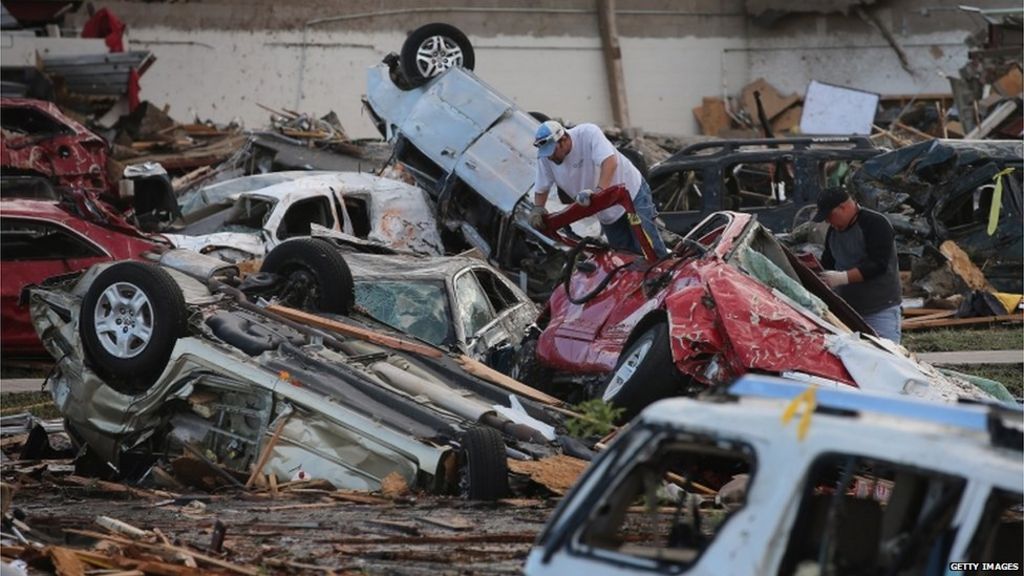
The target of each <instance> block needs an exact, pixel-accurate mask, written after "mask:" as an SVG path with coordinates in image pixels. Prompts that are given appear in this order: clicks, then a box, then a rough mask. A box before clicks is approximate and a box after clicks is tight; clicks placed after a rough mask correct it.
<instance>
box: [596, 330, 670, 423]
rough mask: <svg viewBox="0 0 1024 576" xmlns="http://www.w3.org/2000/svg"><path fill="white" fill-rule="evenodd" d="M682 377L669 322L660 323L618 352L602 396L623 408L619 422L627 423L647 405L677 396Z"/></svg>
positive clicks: (606, 400) (603, 398)
mask: <svg viewBox="0 0 1024 576" xmlns="http://www.w3.org/2000/svg"><path fill="white" fill-rule="evenodd" d="M681 380H682V379H681V377H680V376H679V371H678V370H676V367H675V364H674V363H673V362H672V349H671V344H670V341H669V335H668V324H666V323H664V322H659V323H657V324H655V325H654V326H652V327H651V328H650V329H648V330H647V331H646V332H644V333H643V334H642V335H641V336H640V337H639V338H637V339H636V340H635V341H634V342H633V343H632V344H630V346H629V347H628V348H626V349H625V350H624V351H623V352H622V354H620V355H619V361H618V363H616V365H615V371H614V372H612V375H611V377H610V378H609V379H608V383H607V384H606V385H605V388H604V392H603V393H602V394H601V398H602V400H604V401H605V402H609V403H611V404H614V405H615V406H616V407H618V408H622V409H623V413H622V415H621V416H620V421H623V422H625V421H628V420H630V419H632V418H633V416H636V415H637V414H638V413H639V412H640V411H641V410H643V409H644V408H645V407H646V406H647V405H648V404H651V403H653V402H655V401H657V400H661V399H662V398H667V397H669V396H672V395H674V394H675V393H676V392H678V391H679V384H680V382H681Z"/></svg>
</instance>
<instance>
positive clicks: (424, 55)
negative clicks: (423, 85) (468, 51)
mask: <svg viewBox="0 0 1024 576" xmlns="http://www.w3.org/2000/svg"><path fill="white" fill-rule="evenodd" d="M462 61H463V54H462V48H459V45H458V44H457V43H456V42H455V41H454V40H452V39H451V38H448V37H447V36H431V37H429V38H427V39H426V40H424V41H423V42H422V43H421V44H420V46H419V49H418V50H416V68H417V70H419V73H420V74H421V75H422V76H423V77H424V78H433V77H434V76H437V75H438V74H440V73H442V72H444V71H445V70H448V69H449V68H452V67H453V66H462Z"/></svg>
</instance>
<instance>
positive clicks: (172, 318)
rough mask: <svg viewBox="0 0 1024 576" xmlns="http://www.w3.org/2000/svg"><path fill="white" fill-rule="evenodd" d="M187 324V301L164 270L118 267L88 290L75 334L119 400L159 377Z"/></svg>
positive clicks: (142, 264) (134, 264)
mask: <svg viewBox="0 0 1024 576" xmlns="http://www.w3.org/2000/svg"><path fill="white" fill-rule="evenodd" d="M133 302H137V305H133V304H132V303H133ZM133 308H137V309H133ZM97 312H101V313H102V317H101V318H98V317H97ZM187 321H188V316H187V314H186V310H185V297H184V296H183V295H182V293H181V288H179V287H178V283H177V282H175V281H174V278H172V277H171V275H170V274H168V273H167V271H166V270H164V269H162V268H160V267H159V266H157V265H155V264H149V263H145V262H118V263H116V264H113V265H112V266H110V267H109V268H107V269H106V270H104V271H103V272H101V273H100V275H99V276H97V277H96V280H94V281H93V283H92V285H91V286H89V290H88V292H86V294H85V299H84V300H83V301H82V311H81V318H80V323H79V331H80V332H81V335H82V343H83V345H84V348H85V354H86V358H87V359H88V361H89V362H90V364H91V365H92V366H93V368H95V370H96V372H97V373H98V374H100V375H101V376H103V377H104V378H105V380H106V382H107V384H108V385H109V386H110V387H111V388H113V389H114V390H117V391H118V392H121V393H123V394H138V393H141V392H145V391H146V390H147V389H148V388H149V387H150V385H152V384H153V382H154V381H156V379H157V378H158V377H159V376H160V373H161V372H163V370H164V368H165V367H166V365H167V360H168V358H170V356H171V350H173V349H174V344H175V343H176V342H177V341H178V338H179V337H180V336H181V335H183V334H184V333H185V328H186V326H187ZM100 324H102V325H103V326H102V328H104V329H103V330H101V326H100ZM147 332H148V333H147ZM122 344H123V346H121V345H122Z"/></svg>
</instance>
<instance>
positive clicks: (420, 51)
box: [401, 22, 476, 87]
mask: <svg viewBox="0 0 1024 576" xmlns="http://www.w3.org/2000/svg"><path fill="white" fill-rule="evenodd" d="M475 63H476V62H475V55H474V53H473V45H472V44H470V43H469V38H467V37H466V35H465V34H463V33H462V31H461V30H459V29H458V28H456V27H454V26H452V25H450V24H443V23H439V22H435V23H433V24H427V25H425V26H420V27H419V28H417V29H416V30H413V32H412V34H409V37H408V38H406V39H405V43H404V44H402V55H401V64H402V72H403V73H404V75H405V77H406V79H408V81H409V83H410V84H412V86H413V87H416V86H422V85H423V84H425V83H426V82H427V81H428V80H430V79H431V78H434V77H435V76H440V75H441V74H442V73H443V72H445V71H447V70H448V69H449V68H454V67H459V68H465V69H467V70H472V69H473V66H474V65H475Z"/></svg>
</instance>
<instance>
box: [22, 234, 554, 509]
mask: <svg viewBox="0 0 1024 576" xmlns="http://www.w3.org/2000/svg"><path fill="white" fill-rule="evenodd" d="M263 272H264V273H261V274H257V275H251V276H249V277H247V278H245V279H241V278H240V275H239V272H238V270H237V268H236V267H234V266H233V265H230V264H227V263H225V262H224V261H222V260H219V259H216V258H212V257H208V256H204V255H201V254H198V253H195V252H192V251H188V250H181V249H175V250H170V251H168V252H167V253H165V254H164V255H163V256H161V258H160V260H159V265H158V264H155V263H142V262H117V263H112V264H103V265H99V266H94V267H92V268H90V269H89V270H88V271H87V272H85V273H83V274H78V275H75V276H74V277H71V278H67V277H65V278H56V279H53V280H52V281H50V282H48V283H46V284H44V285H41V286H38V287H34V288H32V289H31V291H30V298H31V309H32V317H33V323H34V325H35V327H36V330H37V332H38V333H39V334H40V335H41V338H42V340H43V342H44V344H45V345H46V347H47V349H48V350H49V352H50V353H51V355H52V356H53V357H54V358H55V359H56V367H55V370H54V372H53V373H52V374H51V375H50V377H49V378H48V380H47V382H48V385H49V386H50V389H51V392H52V394H53V398H54V403H55V404H56V406H57V409H58V410H59V411H60V412H61V414H62V415H63V416H64V417H65V418H66V419H67V427H68V432H69V434H70V435H71V436H72V437H73V438H77V439H78V441H79V443H80V444H82V445H84V446H87V447H88V451H91V453H92V454H93V455H95V456H96V457H98V458H99V459H100V460H101V461H102V462H105V463H107V464H108V465H109V466H110V467H111V469H112V470H114V471H116V473H117V474H118V475H120V476H123V477H128V478H136V479H137V478H139V477H140V476H141V475H143V474H145V472H146V471H148V470H150V469H151V468H152V467H153V466H154V464H160V465H163V466H170V467H171V468H174V467H175V464H176V463H178V462H179V460H180V459H181V458H190V459H192V461H193V462H194V461H195V460H198V461H199V465H204V466H206V467H207V468H209V469H210V470H211V474H212V473H214V472H215V473H217V475H219V476H222V477H224V476H225V475H226V477H227V478H235V479H236V480H234V481H232V480H228V483H229V484H231V483H232V482H233V483H235V484H240V483H239V482H238V481H237V478H239V477H241V478H245V477H247V476H249V475H250V474H252V475H254V476H255V475H256V474H263V473H267V474H271V475H275V476H276V478H277V479H278V480H281V481H288V480H290V479H292V478H294V477H295V476H296V474H298V473H299V472H301V473H302V475H301V477H304V478H320V479H324V480H327V481H329V482H331V483H332V484H333V485H335V486H337V487H339V488H350V489H359V490H377V489H379V488H380V486H381V483H382V481H383V480H384V478H385V477H387V476H389V475H397V476H398V477H399V478H400V479H401V480H402V481H404V482H405V483H406V485H407V486H409V487H413V488H417V489H425V490H429V491H434V492H444V493H451V492H456V493H461V494H464V495H466V496H468V497H470V498H475V499H493V498H498V497H501V496H504V495H505V494H506V492H507V489H508V477H507V464H506V460H505V459H506V452H507V450H508V451H509V453H510V454H514V457H517V458H527V459H529V458H531V457H532V456H535V455H541V454H547V453H549V452H550V450H551V449H552V448H551V446H550V444H549V443H550V441H551V440H554V439H555V437H556V436H555V432H554V427H553V426H552V425H551V424H552V423H554V420H553V419H552V418H551V417H550V416H549V415H548V414H547V413H546V412H545V411H544V410H543V409H542V408H541V407H540V406H539V405H538V404H536V403H535V402H533V401H531V400H529V399H528V398H525V397H523V398H520V397H519V396H514V397H510V394H509V393H508V392H507V391H506V390H505V389H503V388H501V387H499V386H498V385H496V384H495V383H494V382H493V381H491V380H484V379H481V378H478V377H476V376H472V375H470V374H469V373H468V372H467V371H466V370H464V369H462V368H461V367H460V365H465V363H466V362H467V360H466V359H465V358H463V359H460V360H459V362H456V360H457V359H456V358H453V357H451V356H449V355H447V354H445V353H443V352H442V351H441V350H439V349H437V348H434V347H431V346H428V345H426V344H424V343H422V342H417V341H414V340H410V339H407V338H402V337H400V336H398V335H397V334H396V333H392V332H390V331H388V330H387V328H386V327H385V326H384V325H382V324H379V323H376V322H373V321H372V320H370V319H369V318H366V317H356V316H345V315H344V314H348V313H351V311H352V307H353V304H354V294H353V284H352V278H351V275H350V274H349V273H348V270H347V266H346V264H345V260H344V258H343V256H342V255H341V253H340V252H339V251H337V250H336V248H335V247H334V246H333V245H332V244H330V243H328V242H325V241H323V240H319V239H315V238H300V239H293V240H289V241H288V242H285V243H282V244H281V245H280V246H278V247H277V248H276V249H275V250H273V251H271V253H270V254H268V256H267V259H266V260H265V261H264V268H263ZM275 284H276V285H277V286H279V290H278V295H279V296H281V297H282V298H288V297H289V292H291V296H295V295H296V294H300V293H301V296H302V297H303V298H307V299H309V298H312V299H315V300H316V304H317V308H318V309H320V310H321V312H320V313H319V314H317V315H313V314H308V313H306V312H302V311H300V310H297V309H294V308H290V307H287V306H284V305H282V304H280V303H279V302H283V301H286V300H278V299H277V298H276V297H275V295H274V294H273V292H272V291H271V290H270V287H271V286H274V285H275ZM250 297H251V298H252V299H253V300H252V301H250ZM255 301H259V302H260V303H261V305H256V304H254V303H253V302H255ZM267 302H269V304H267ZM323 310H335V311H337V312H340V314H333V315H332V314H329V313H327V312H324V311H323ZM468 362H470V363H472V361H468ZM460 363H461V364H460ZM483 373H484V374H487V372H486V370H484V372H483ZM494 380H495V381H497V382H500V380H498V379H494ZM506 447H507V448H506ZM193 465H195V464H193ZM218 471H219V472H218ZM209 475H210V474H207V476H209Z"/></svg>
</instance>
